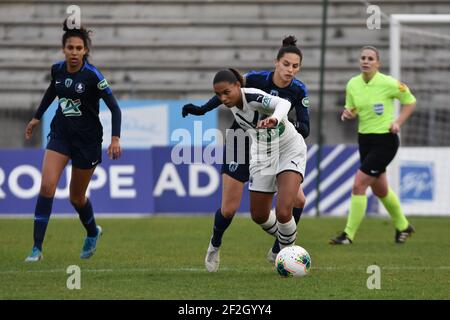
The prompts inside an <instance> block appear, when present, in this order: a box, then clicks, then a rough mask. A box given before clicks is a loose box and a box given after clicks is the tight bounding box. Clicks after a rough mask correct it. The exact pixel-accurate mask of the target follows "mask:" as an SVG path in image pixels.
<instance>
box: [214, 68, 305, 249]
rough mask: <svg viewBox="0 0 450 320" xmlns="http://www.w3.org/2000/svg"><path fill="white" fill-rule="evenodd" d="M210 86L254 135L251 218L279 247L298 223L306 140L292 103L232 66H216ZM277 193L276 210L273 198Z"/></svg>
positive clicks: (293, 233) (285, 243) (288, 240)
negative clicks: (246, 81)
mask: <svg viewBox="0 0 450 320" xmlns="http://www.w3.org/2000/svg"><path fill="white" fill-rule="evenodd" d="M213 84H214V92H215V93H216V95H217V97H218V98H219V99H220V101H221V102H222V103H223V104H224V105H225V106H226V107H228V108H229V109H230V110H231V111H232V112H233V115H234V117H235V119H236V121H237V122H238V124H239V125H240V126H241V127H242V128H245V129H246V131H247V133H248V134H250V136H251V139H252V146H251V159H250V181H249V190H250V213H251V216H252V219H253V221H255V222H256V223H257V224H259V225H260V226H261V227H262V228H263V229H264V230H265V231H266V232H267V233H269V234H271V235H273V236H276V237H277V238H278V241H279V242H280V247H281V249H282V248H284V247H286V246H290V245H293V244H294V242H295V239H296V235H297V225H296V223H295V221H294V218H293V216H292V208H293V206H294V200H295V198H296V195H297V192H298V190H299V187H300V184H301V182H302V181H303V178H304V175H305V167H306V144H305V141H304V139H303V137H302V136H301V135H300V134H299V133H298V132H297V131H296V130H295V127H294V126H293V125H292V123H291V122H289V121H288V118H287V114H288V112H289V109H290V106H291V103H290V102H289V101H288V100H285V99H282V98H280V97H277V96H272V95H269V94H267V93H266V92H264V91H262V90H259V89H254V88H244V87H243V78H242V76H241V75H240V74H239V72H237V71H236V70H234V69H225V70H221V71H219V72H218V73H217V74H216V75H215V77H214V81H213ZM274 193H277V199H276V206H275V213H274V212H273V211H271V210H270V209H271V207H272V198H273V195H274Z"/></svg>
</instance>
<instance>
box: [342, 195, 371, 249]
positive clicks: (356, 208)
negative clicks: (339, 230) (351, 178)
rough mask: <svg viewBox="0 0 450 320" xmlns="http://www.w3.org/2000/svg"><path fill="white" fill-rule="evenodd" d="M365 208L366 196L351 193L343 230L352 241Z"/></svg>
mask: <svg viewBox="0 0 450 320" xmlns="http://www.w3.org/2000/svg"><path fill="white" fill-rule="evenodd" d="M366 208H367V196H366V195H355V194H352V197H351V199H350V211H349V213H348V217H347V226H346V227H345V230H344V232H345V233H346V234H347V236H348V237H349V238H350V240H352V241H353V239H354V238H355V234H356V231H358V228H359V225H360V224H361V221H362V220H363V218H364V215H365V214H366Z"/></svg>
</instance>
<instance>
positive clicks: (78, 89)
mask: <svg viewBox="0 0 450 320" xmlns="http://www.w3.org/2000/svg"><path fill="white" fill-rule="evenodd" d="M75 91H76V92H78V93H83V92H84V84H83V83H81V82H78V83H77V84H76V85H75Z"/></svg>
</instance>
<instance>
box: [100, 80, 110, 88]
mask: <svg viewBox="0 0 450 320" xmlns="http://www.w3.org/2000/svg"><path fill="white" fill-rule="evenodd" d="M108 87H109V84H108V81H106V79H103V80H102V81H100V82H99V83H98V84H97V88H99V89H100V90H104V89H106V88H108Z"/></svg>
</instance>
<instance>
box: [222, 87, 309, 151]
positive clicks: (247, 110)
mask: <svg viewBox="0 0 450 320" xmlns="http://www.w3.org/2000/svg"><path fill="white" fill-rule="evenodd" d="M241 91H242V102H243V103H242V104H243V107H242V109H239V108H238V107H232V108H230V110H231V111H232V112H233V115H234V118H235V119H236V122H237V123H238V124H239V125H240V126H241V128H243V129H245V130H246V131H247V132H248V133H249V134H250V136H251V137H252V148H251V149H252V151H251V153H252V154H253V155H255V154H256V153H259V154H261V153H265V152H267V150H272V151H275V149H273V147H276V148H279V150H280V151H281V150H284V149H285V148H287V147H288V146H289V145H292V143H293V142H295V141H297V139H298V137H297V136H298V135H299V134H298V133H297V131H296V130H295V127H294V125H293V124H292V123H291V122H290V121H288V118H287V114H288V112H289V109H290V107H291V103H290V102H289V101H288V100H285V99H283V98H280V97H277V96H272V95H270V94H268V93H266V92H264V91H262V90H259V89H254V88H241ZM266 117H275V118H276V119H277V120H278V125H277V127H276V128H273V129H256V127H257V125H258V121H259V120H262V119H264V118H266ZM301 140H303V138H301ZM255 142H257V143H255ZM294 147H295V146H294Z"/></svg>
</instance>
